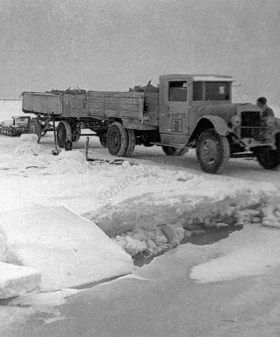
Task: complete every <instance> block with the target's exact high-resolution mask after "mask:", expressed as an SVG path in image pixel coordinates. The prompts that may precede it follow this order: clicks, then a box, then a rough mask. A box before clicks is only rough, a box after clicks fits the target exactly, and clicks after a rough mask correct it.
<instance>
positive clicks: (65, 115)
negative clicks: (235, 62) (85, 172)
mask: <svg viewBox="0 0 280 337" xmlns="http://www.w3.org/2000/svg"><path fill="white" fill-rule="evenodd" d="M233 81H234V80H233V78H232V77H230V76H223V75H190V74H173V75H163V76H160V78H159V85H158V86H153V85H151V84H150V82H149V83H148V85H146V86H144V87H141V86H140V87H139V86H138V87H134V88H133V89H129V91H128V92H117V91H113V92H112V91H107V92H104V91H85V90H80V89H76V90H70V89H68V90H64V91H60V90H52V91H50V92H45V93H38V92H23V93H22V110H23V112H25V113H29V114H30V113H33V114H35V115H37V117H36V118H33V119H32V120H31V121H30V132H31V133H36V134H37V135H38V140H39V139H40V137H41V136H42V135H44V134H45V133H46V132H47V131H49V130H51V129H52V126H51V121H56V122H59V124H58V126H57V128H55V130H56V132H57V139H58V145H59V146H60V147H61V148H64V147H67V148H68V149H71V148H72V143H73V142H77V141H78V140H79V137H80V135H81V129H91V130H92V131H94V132H95V134H96V135H97V136H99V138H100V142H101V144H102V145H103V146H106V147H107V148H108V150H109V152H110V154H112V155H114V156H121V157H124V156H131V155H132V153H133V151H134V148H135V145H140V144H142V145H144V146H153V145H158V146H161V147H162V149H163V151H164V153H165V154H166V155H168V156H181V155H183V154H184V153H186V152H187V151H188V150H189V149H191V148H196V154H197V159H198V162H199V164H200V166H201V168H202V169H203V170H204V171H205V172H208V173H217V172H220V171H221V170H222V169H223V167H224V166H225V164H226V163H227V161H228V160H229V158H230V157H256V158H257V160H258V162H259V163H260V164H261V165H262V166H263V167H264V168H266V169H274V168H276V167H278V166H279V165H280V120H279V119H277V118H268V119H264V118H262V111H261V109H260V108H259V107H257V106H255V105H252V104H244V103H235V104H234V103H232V83H233ZM53 125H54V124H53Z"/></svg>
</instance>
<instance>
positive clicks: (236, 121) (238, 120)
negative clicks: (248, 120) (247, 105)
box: [231, 115, 241, 126]
mask: <svg viewBox="0 0 280 337" xmlns="http://www.w3.org/2000/svg"><path fill="white" fill-rule="evenodd" d="M231 124H232V125H233V126H240V125H241V118H240V117H239V116H237V115H234V116H232V117H231Z"/></svg>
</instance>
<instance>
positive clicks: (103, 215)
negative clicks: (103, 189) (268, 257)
mask: <svg viewBox="0 0 280 337" xmlns="http://www.w3.org/2000/svg"><path fill="white" fill-rule="evenodd" d="M201 186H203V187H204V189H207V187H209V186H211V182H207V181H204V183H203V185H202V184H201ZM220 187H221V186H220ZM227 187H228V186H227ZM211 193H212V196H211V197H206V195H205V194H206V193H204V195H203V193H202V194H201V195H193V194H192V193H191V192H189V191H188V192H183V191H168V192H166V193H164V194H156V193H146V194H144V195H142V196H139V197H134V198H130V199H127V200H124V201H123V202H121V203H119V204H117V205H113V204H111V205H107V206H105V207H103V208H100V209H98V210H97V211H95V212H90V213H87V214H85V216H87V217H88V218H89V219H91V220H93V221H94V222H95V223H96V224H97V225H98V226H99V227H100V228H102V229H103V230H104V231H105V232H106V233H107V234H108V235H109V236H110V237H112V238H114V241H115V242H116V243H117V244H119V245H120V246H121V247H122V248H123V249H124V250H126V251H127V252H128V253H129V254H130V255H132V256H135V255H137V254H139V253H141V254H145V255H156V254H158V253H160V252H162V251H165V250H167V249H170V248H172V247H175V246H176V245H178V244H180V242H181V241H182V240H183V239H184V238H186V237H187V236H190V235H191V233H192V231H197V230H199V231H201V230H202V231H203V229H205V228H210V227H213V228H216V227H224V226H241V225H245V224H248V223H255V224H257V223H263V224H265V225H267V226H276V224H277V223H278V224H279V226H280V211H279V209H278V207H280V206H278V205H279V204H280V198H279V197H277V195H276V194H275V193H273V192H271V191H266V192H264V191H263V190H262V189H258V188H256V187H251V188H247V187H245V188H244V187H243V188H238V187H235V189H232V190H231V191H230V192H229V191H228V189H225V190H223V192H222V193H219V194H214V191H213V189H212V190H211ZM208 194H210V192H209V193H208ZM271 200H273V203H272V202H271ZM268 205H269V206H268ZM276 215H277V217H276Z"/></svg>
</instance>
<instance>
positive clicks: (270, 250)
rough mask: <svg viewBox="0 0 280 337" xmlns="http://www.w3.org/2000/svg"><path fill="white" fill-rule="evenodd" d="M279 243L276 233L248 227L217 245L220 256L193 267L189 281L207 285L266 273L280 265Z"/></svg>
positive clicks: (279, 236) (278, 233)
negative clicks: (192, 280)
mask: <svg viewBox="0 0 280 337" xmlns="http://www.w3.org/2000/svg"><path fill="white" fill-rule="evenodd" d="M279 242H280V232H279V231H278V230H270V231H267V230H265V229H264V228H261V227H257V228H256V226H254V227H252V226H248V225H247V226H246V228H244V229H243V230H242V231H241V232H236V233H234V234H232V235H231V236H230V238H229V239H227V240H226V242H224V243H219V249H220V254H221V256H219V257H217V258H215V259H211V260H210V261H208V262H205V263H202V264H200V265H197V266H194V267H193V268H192V271H191V274H190V278H192V279H194V280H196V282H198V283H208V282H221V281H229V280H234V279H237V278H240V277H248V276H253V275H260V274H264V273H267V272H269V270H270V269H271V268H273V267H277V266H279V265H280V245H279ZM212 248H213V247H211V249H212Z"/></svg>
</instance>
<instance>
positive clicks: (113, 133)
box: [106, 122, 128, 157]
mask: <svg viewBox="0 0 280 337" xmlns="http://www.w3.org/2000/svg"><path fill="white" fill-rule="evenodd" d="M106 142H107V148H108V151H109V153H110V154H111V155H113V156H117V157H123V156H124V155H125V154H126V151H127V146H128V134H127V130H126V129H125V128H124V127H123V126H122V124H121V123H118V122H116V123H113V124H111V125H110V126H109V129H108V131H107V136H106Z"/></svg>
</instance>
